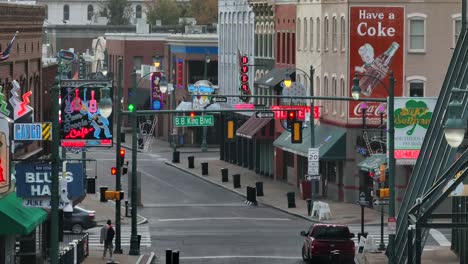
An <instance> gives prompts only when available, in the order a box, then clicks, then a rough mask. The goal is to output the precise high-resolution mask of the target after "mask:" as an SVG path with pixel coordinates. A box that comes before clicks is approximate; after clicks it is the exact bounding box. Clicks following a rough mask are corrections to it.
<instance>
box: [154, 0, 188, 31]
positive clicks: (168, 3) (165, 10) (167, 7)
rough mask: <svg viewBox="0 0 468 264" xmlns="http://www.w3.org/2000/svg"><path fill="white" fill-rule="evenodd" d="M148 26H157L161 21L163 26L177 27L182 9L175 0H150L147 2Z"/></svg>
mask: <svg viewBox="0 0 468 264" xmlns="http://www.w3.org/2000/svg"><path fill="white" fill-rule="evenodd" d="M146 6H147V11H146V18H147V21H148V24H150V25H155V24H156V20H161V23H162V25H177V24H178V22H179V17H180V15H181V12H182V9H181V8H180V6H179V5H178V4H177V3H176V2H175V1H173V0H150V1H147V2H146Z"/></svg>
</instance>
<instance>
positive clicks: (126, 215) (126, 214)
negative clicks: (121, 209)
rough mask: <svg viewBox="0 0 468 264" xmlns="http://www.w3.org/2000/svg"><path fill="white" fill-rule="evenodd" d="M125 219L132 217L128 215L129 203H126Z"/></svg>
mask: <svg viewBox="0 0 468 264" xmlns="http://www.w3.org/2000/svg"><path fill="white" fill-rule="evenodd" d="M125 217H130V215H128V201H125Z"/></svg>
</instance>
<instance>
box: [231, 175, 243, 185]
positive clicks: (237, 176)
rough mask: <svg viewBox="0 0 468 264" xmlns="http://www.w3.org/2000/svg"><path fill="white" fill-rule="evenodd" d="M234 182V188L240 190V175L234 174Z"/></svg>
mask: <svg viewBox="0 0 468 264" xmlns="http://www.w3.org/2000/svg"><path fill="white" fill-rule="evenodd" d="M232 182H233V185H234V188H240V187H241V183H240V174H233V175H232Z"/></svg>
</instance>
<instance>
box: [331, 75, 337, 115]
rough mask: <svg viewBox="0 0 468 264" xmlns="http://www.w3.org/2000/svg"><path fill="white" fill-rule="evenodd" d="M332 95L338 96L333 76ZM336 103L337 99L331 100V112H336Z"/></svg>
mask: <svg viewBox="0 0 468 264" xmlns="http://www.w3.org/2000/svg"><path fill="white" fill-rule="evenodd" d="M332 93H333V94H332V97H338V87H337V83H336V77H335V76H333V77H332ZM337 104H338V101H337V100H333V104H332V108H333V109H332V113H333V114H336V112H337V111H336V109H337V108H338V106H337Z"/></svg>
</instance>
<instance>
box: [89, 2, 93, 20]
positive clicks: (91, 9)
mask: <svg viewBox="0 0 468 264" xmlns="http://www.w3.org/2000/svg"><path fill="white" fill-rule="evenodd" d="M93 16H94V8H93V6H92V5H88V20H91V19H93Z"/></svg>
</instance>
